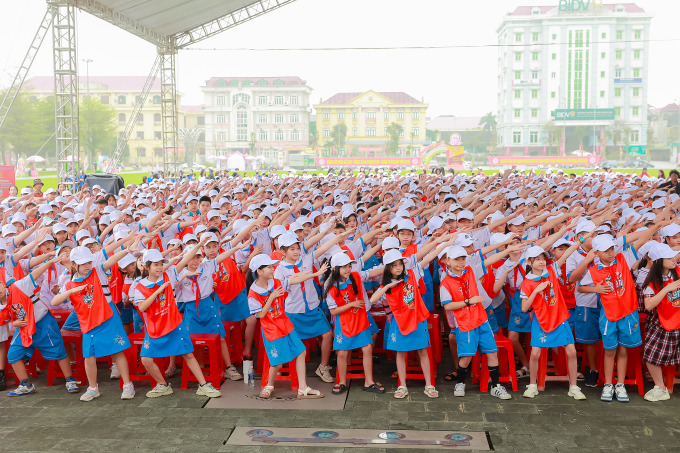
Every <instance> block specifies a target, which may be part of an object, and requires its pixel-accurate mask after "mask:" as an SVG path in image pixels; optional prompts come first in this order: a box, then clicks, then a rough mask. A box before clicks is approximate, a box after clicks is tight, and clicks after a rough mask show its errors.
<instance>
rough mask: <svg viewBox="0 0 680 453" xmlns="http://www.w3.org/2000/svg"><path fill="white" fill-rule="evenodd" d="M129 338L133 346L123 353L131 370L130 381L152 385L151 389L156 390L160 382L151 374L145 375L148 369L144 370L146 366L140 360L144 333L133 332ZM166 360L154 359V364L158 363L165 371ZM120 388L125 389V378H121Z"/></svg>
mask: <svg viewBox="0 0 680 453" xmlns="http://www.w3.org/2000/svg"><path fill="white" fill-rule="evenodd" d="M128 338H129V339H130V343H132V346H130V347H129V348H127V349H126V350H125V351H123V353H124V354H125V358H126V359H127V362H128V368H129V369H130V381H131V382H148V383H149V384H150V385H151V388H154V387H155V386H156V384H158V382H156V380H155V379H154V378H152V377H151V375H150V374H145V373H146V368H144V365H142V361H141V360H140V359H139V352H140V351H141V350H142V348H143V347H144V333H143V332H138V333H135V332H132V333H130V335H128ZM165 360H167V359H164V358H162V357H160V358H154V362H156V365H158V367H159V368H160V369H161V371H162V370H163V368H164V366H165V363H164V362H165ZM119 387H120V388H121V389H122V388H123V378H122V377H121V378H120V384H119Z"/></svg>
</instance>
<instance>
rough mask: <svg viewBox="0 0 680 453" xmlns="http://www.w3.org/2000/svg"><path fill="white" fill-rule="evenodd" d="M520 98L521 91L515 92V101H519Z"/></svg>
mask: <svg viewBox="0 0 680 453" xmlns="http://www.w3.org/2000/svg"><path fill="white" fill-rule="evenodd" d="M521 97H522V91H521V90H515V99H520V98H521Z"/></svg>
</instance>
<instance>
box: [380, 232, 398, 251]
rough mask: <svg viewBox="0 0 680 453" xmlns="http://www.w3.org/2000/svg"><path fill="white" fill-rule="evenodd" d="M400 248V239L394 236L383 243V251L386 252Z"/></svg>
mask: <svg viewBox="0 0 680 453" xmlns="http://www.w3.org/2000/svg"><path fill="white" fill-rule="evenodd" d="M398 248H399V239H397V238H395V237H394V236H390V237H386V238H385V239H383V241H382V249H383V251H385V250H390V249H398Z"/></svg>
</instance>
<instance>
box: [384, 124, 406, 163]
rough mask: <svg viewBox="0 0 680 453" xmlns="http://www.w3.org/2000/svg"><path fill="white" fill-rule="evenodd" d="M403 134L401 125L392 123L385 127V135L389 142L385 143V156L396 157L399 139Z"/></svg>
mask: <svg viewBox="0 0 680 453" xmlns="http://www.w3.org/2000/svg"><path fill="white" fill-rule="evenodd" d="M403 133H404V127H403V126H402V125H401V124H397V123H392V124H390V125H389V126H387V135H389V137H390V140H389V141H388V142H387V154H388V155H393V156H394V155H396V154H397V151H398V150H399V137H401V134H403Z"/></svg>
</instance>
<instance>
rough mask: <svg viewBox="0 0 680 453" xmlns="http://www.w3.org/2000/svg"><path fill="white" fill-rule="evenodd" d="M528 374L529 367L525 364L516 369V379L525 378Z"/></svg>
mask: <svg viewBox="0 0 680 453" xmlns="http://www.w3.org/2000/svg"><path fill="white" fill-rule="evenodd" d="M528 376H529V369H528V368H527V367H525V366H523V367H522V368H520V369H519V370H517V379H520V378H525V377H528Z"/></svg>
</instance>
